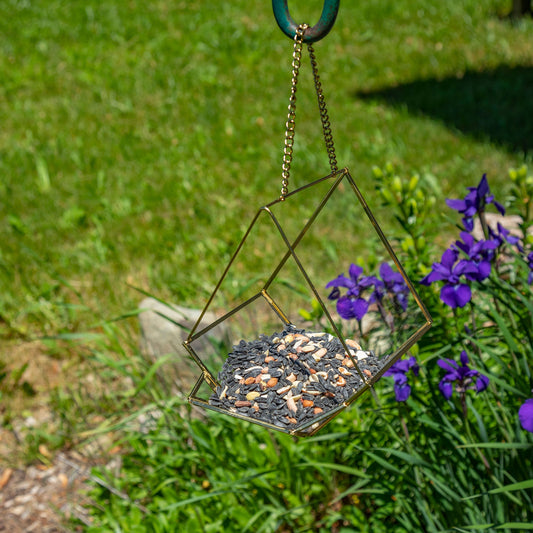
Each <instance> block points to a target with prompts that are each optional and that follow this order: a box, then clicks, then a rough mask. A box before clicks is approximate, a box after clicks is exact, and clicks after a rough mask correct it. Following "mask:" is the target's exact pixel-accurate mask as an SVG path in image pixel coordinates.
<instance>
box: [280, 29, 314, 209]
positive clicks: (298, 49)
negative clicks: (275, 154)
mask: <svg viewBox="0 0 533 533" xmlns="http://www.w3.org/2000/svg"><path fill="white" fill-rule="evenodd" d="M307 28H308V26H307V24H301V25H300V26H298V28H297V30H296V35H295V36H294V51H293V53H292V81H291V97H290V99H289V114H288V115H287V122H286V123H285V146H284V148H283V165H282V166H281V169H282V172H281V196H280V197H279V199H280V200H281V201H283V200H285V196H286V195H287V193H288V192H289V175H290V171H291V163H292V152H293V146H294V127H295V126H296V122H295V118H296V89H297V88H298V74H299V72H300V63H301V59H302V43H303V36H304V33H305V30H306V29H307Z"/></svg>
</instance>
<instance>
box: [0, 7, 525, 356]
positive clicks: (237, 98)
mask: <svg viewBox="0 0 533 533" xmlns="http://www.w3.org/2000/svg"><path fill="white" fill-rule="evenodd" d="M290 4H291V12H292V14H293V16H294V18H295V19H297V20H302V21H303V20H304V19H307V20H308V21H309V22H311V23H314V21H315V20H317V19H318V16H319V14H320V11H321V7H322V2H321V1H318V0H313V2H309V1H305V2H304V1H303V0H300V1H299V2H291V3H290ZM509 9H510V1H503V0H482V1H480V0H464V1H463V2H456V1H451V0H448V1H444V2H437V1H435V0H401V1H397V0H396V1H392V0H384V1H382V2H372V1H369V0H366V1H361V2H347V1H344V2H342V5H341V9H340V13H339V16H338V20H337V23H336V25H335V27H334V29H333V31H332V32H331V33H330V35H329V36H328V37H327V39H325V40H324V41H322V42H320V43H318V44H317V46H316V51H317V55H318V58H319V64H320V67H321V75H322V81H323V85H324V90H325V94H326V97H327V101H328V103H329V109H330V117H331V120H332V125H333V133H334V139H335V142H336V146H337V152H338V160H339V164H340V165H341V166H348V167H349V168H350V170H351V172H352V174H353V175H354V177H356V179H357V180H359V183H360V184H361V187H362V189H363V191H364V192H365V193H366V194H367V196H368V200H369V202H370V203H372V202H375V203H378V198H377V195H375V193H374V191H373V184H372V167H373V166H374V165H377V166H380V167H382V166H384V165H385V164H386V163H387V162H392V163H393V164H394V165H395V167H396V168H397V169H398V172H400V173H402V174H409V173H412V172H419V173H429V174H432V175H434V176H435V177H436V179H437V180H438V182H440V184H441V186H442V190H443V192H444V194H446V195H447V196H452V197H457V196H459V195H460V194H462V193H463V189H464V186H465V185H468V184H473V183H477V182H478V180H479V178H480V177H481V174H482V173H483V172H487V173H488V175H489V176H490V180H491V186H492V188H493V189H494V191H496V192H497V191H502V190H503V189H504V188H505V187H506V185H505V179H506V176H507V170H508V168H509V167H515V166H518V165H520V164H522V163H524V162H526V163H527V162H528V161H530V160H531V154H532V153H533V140H532V139H533V130H532V128H533V126H532V121H531V119H530V117H531V116H532V115H533V104H532V101H531V98H530V93H531V86H532V72H533V37H532V36H533V22H532V21H531V20H524V21H521V22H519V23H516V24H511V23H510V22H509V21H508V20H507V19H505V18H504V17H503V15H504V14H505V12H506V10H509ZM0 35H1V36H2V38H1V39H0V47H1V53H0V80H1V83H0V117H2V120H1V128H0V175H1V180H0V242H1V248H0V294H1V296H0V336H1V337H0V339H1V340H2V345H3V346H4V347H5V348H4V349H2V348H0V354H1V353H2V352H4V354H3V355H2V357H3V358H6V360H7V358H8V356H9V353H10V349H11V347H12V346H13V343H19V342H22V341H23V340H27V339H28V338H32V337H33V336H35V335H41V334H54V333H57V332H65V331H67V332H68V331H72V332H76V331H83V330H86V329H87V328H88V327H89V326H90V325H91V323H92V320H93V319H94V312H95V311H96V312H97V313H103V315H104V316H106V317H111V316H114V315H115V314H119V313H121V312H123V311H125V310H129V309H132V308H134V306H135V305H136V302H137V301H138V300H139V298H140V297H139V295H138V294H137V293H136V292H135V291H133V290H132V289H130V288H129V287H128V286H127V284H126V283H127V282H129V283H131V284H133V285H136V286H140V287H143V288H144V289H146V290H148V291H150V292H152V293H155V294H157V295H159V296H161V297H163V298H168V299H171V300H173V301H176V302H179V303H181V304H185V305H189V306H193V307H202V306H203V304H204V302H205V300H206V298H207V296H208V295H209V293H210V291H211V289H212V287H213V286H214V284H215V283H216V281H217V279H218V277H219V276H220V274H221V272H222V268H223V266H224V264H225V262H226V261H227V260H228V259H229V257H230V254H231V253H232V251H233V249H234V247H235V244H236V242H237V241H238V239H239V238H240V236H241V234H242V232H243V230H244V228H245V227H246V226H247V224H248V222H249V220H250V219H251V216H252V215H253V213H255V211H256V210H257V207H258V206H260V205H262V204H263V203H265V202H267V201H270V200H272V199H274V198H275V197H276V196H277V194H278V191H279V187H280V183H279V182H280V166H281V155H282V143H283V134H284V122H285V115H286V108H287V103H288V96H289V81H290V55H291V52H292V44H291V42H290V40H289V39H287V38H286V37H285V36H284V35H283V34H282V33H281V32H280V30H279V29H278V27H277V25H276V23H275V21H274V18H273V15H272V9H271V3H270V2H269V1H264V2H254V3H250V2H245V1H244V0H235V1H233V2H218V1H214V0H203V1H202V2H178V1H175V2H170V1H167V0H159V1H154V2H148V3H147V2H141V1H138V0H131V1H128V2H126V1H120V0H109V1H107V2H100V1H95V0H87V1H85V2H68V1H59V0H40V1H32V2H27V1H23V0H5V1H4V2H2V3H1V4H0ZM303 65H304V66H303V68H302V74H301V80H300V86H299V87H300V89H299V93H298V117H297V133H296V146H295V158H294V164H293V171H292V184H293V186H297V185H302V184H304V183H306V182H308V181H310V180H311V179H313V178H316V177H320V176H322V175H325V174H326V173H327V172H328V160H327V157H326V155H325V152H324V151H323V149H322V144H321V138H320V137H321V128H320V123H319V119H318V113H317V110H316V102H315V97H314V93H313V87H312V78H311V74H310V68H309V64H308V61H307V58H305V61H304V64H303ZM470 117H471V119H470ZM332 231H333V232H335V231H336V230H335V228H332ZM80 304H83V305H87V306H89V307H90V308H91V311H90V312H87V313H86V312H85V311H83V309H81V308H80V307H77V306H79V305H80Z"/></svg>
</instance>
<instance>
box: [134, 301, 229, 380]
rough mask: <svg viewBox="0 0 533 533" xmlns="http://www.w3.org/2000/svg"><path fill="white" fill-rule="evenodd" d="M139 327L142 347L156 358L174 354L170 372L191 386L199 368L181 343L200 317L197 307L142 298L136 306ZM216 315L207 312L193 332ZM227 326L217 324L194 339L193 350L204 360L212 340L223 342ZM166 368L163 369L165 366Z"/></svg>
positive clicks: (203, 326) (205, 324) (210, 321)
mask: <svg viewBox="0 0 533 533" xmlns="http://www.w3.org/2000/svg"><path fill="white" fill-rule="evenodd" d="M139 309H141V310H142V312H141V313H139V324H140V328H141V350H142V352H143V353H144V354H146V355H147V356H148V357H150V358H151V359H153V360H154V361H155V360H157V359H158V358H159V357H162V356H164V355H169V354H170V355H172V354H174V355H176V357H175V358H174V359H173V365H172V366H173V370H174V371H173V372H171V373H172V374H175V376H173V377H176V378H178V380H179V382H180V383H181V384H183V385H187V386H189V385H190V386H192V384H193V383H194V381H195V377H196V378H197V377H198V376H199V375H200V369H199V367H198V366H197V365H196V363H194V362H193V361H192V360H191V357H190V354H189V352H188V351H187V350H186V349H185V348H184V346H183V342H184V341H185V340H186V339H187V337H188V336H189V333H190V331H191V329H192V328H193V327H194V325H195V324H196V321H197V320H198V318H199V317H200V314H201V312H202V311H201V310H200V309H190V308H187V307H181V306H179V305H174V304H169V305H165V304H163V303H161V302H159V301H157V300H155V299H154V298H145V299H144V300H143V301H142V302H141V303H140V305H139ZM216 318H217V317H216V315H215V314H214V313H212V312H207V313H206V314H205V315H204V317H203V319H202V322H201V323H200V325H199V327H198V328H197V330H196V331H201V330H202V329H203V328H205V327H207V326H208V325H209V324H211V323H213V322H214V321H215V320H216ZM226 337H227V333H226V328H225V327H224V325H222V324H219V325H218V326H216V327H214V328H213V329H212V330H210V331H209V332H208V333H207V334H206V335H205V336H202V337H201V338H199V339H198V340H196V341H195V342H194V345H193V346H194V349H195V351H196V353H197V354H198V355H199V357H200V358H201V359H202V360H203V358H202V354H203V352H204V351H206V350H208V349H209V348H212V343H213V342H214V343H220V342H225V340H226ZM165 371H166V369H165Z"/></svg>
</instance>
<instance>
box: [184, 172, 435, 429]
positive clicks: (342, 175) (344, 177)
mask: <svg viewBox="0 0 533 533" xmlns="http://www.w3.org/2000/svg"><path fill="white" fill-rule="evenodd" d="M326 180H331V181H332V182H333V183H332V185H331V187H330V189H329V191H328V192H327V194H326V195H325V196H324V198H323V199H322V200H321V201H320V203H319V204H318V206H317V207H316V209H315V210H314V212H313V214H312V215H311V216H310V217H309V219H308V220H307V222H306V223H305V225H304V227H303V228H302V230H301V231H300V233H299V234H298V236H297V237H296V238H295V239H294V241H293V242H292V243H291V242H290V240H289V239H288V237H287V235H286V233H285V232H284V230H283V228H282V226H281V224H280V221H279V220H278V218H277V217H276V215H275V214H274V213H273V212H272V209H271V208H272V207H274V206H276V205H277V204H279V203H280V202H282V201H283V200H281V199H279V198H278V199H277V200H275V201H273V202H271V203H269V204H267V205H265V206H263V207H261V208H260V209H259V210H258V212H257V214H256V215H255V217H254V219H253V220H252V223H251V224H250V226H249V228H248V230H247V231H246V233H245V234H244V237H243V238H242V240H241V242H240V244H239V245H238V247H237V249H236V251H235V252H234V254H233V256H232V258H231V260H230V262H229V263H228V265H227V267H226V269H225V270H224V273H223V274H222V277H221V278H220V280H219V282H218V284H217V286H216V287H215V289H214V291H213V293H212V295H211V297H210V298H209V301H208V302H207V304H206V306H205V307H204V309H203V311H202V313H201V314H200V316H199V318H198V320H197V322H196V324H195V325H194V327H193V328H192V330H191V332H190V334H189V336H188V338H187V340H186V341H185V342H184V343H183V345H184V347H185V348H186V349H187V351H188V352H189V354H190V355H191V357H192V358H193V360H194V361H195V362H196V363H197V364H198V366H199V368H200V369H201V371H202V374H201V376H200V377H199V379H198V381H197V382H196V384H195V385H194V387H193V389H192V391H191V393H190V394H189V402H190V403H192V404H194V405H197V406H199V407H202V408H205V409H211V410H213V411H216V412H221V413H224V414H228V415H230V416H233V417H235V418H239V419H242V420H247V421H248V422H252V423H254V424H259V425H261V426H264V427H266V428H269V429H273V430H276V431H281V432H284V433H289V434H291V435H298V436H308V435H313V434H314V433H316V432H317V431H319V430H320V429H321V428H322V427H324V426H325V425H326V424H327V423H328V422H329V421H330V420H332V419H333V418H334V417H335V416H337V415H338V414H339V413H340V412H341V411H343V410H344V409H345V408H346V407H348V406H349V405H350V404H351V403H353V402H354V401H355V400H356V399H357V398H358V397H359V396H360V395H361V394H363V393H364V392H366V391H367V390H368V389H369V388H370V387H372V386H373V384H374V383H375V382H376V381H377V380H378V379H379V378H380V377H381V376H382V375H383V373H384V372H385V371H386V370H387V369H388V368H390V366H391V365H392V364H393V363H394V362H395V361H397V360H398V359H399V358H400V357H401V356H402V355H403V354H404V353H405V352H406V351H407V350H409V348H411V346H413V344H415V343H416V342H417V341H418V340H419V339H420V338H421V337H422V335H424V333H426V331H427V330H428V329H429V328H430V327H431V323H432V319H431V316H430V315H429V313H428V311H427V309H426V307H425V306H424V304H423V302H422V301H421V300H420V297H419V296H418V294H417V292H416V290H415V288H414V286H413V284H412V282H411V280H410V279H409V278H408V276H407V274H406V272H405V270H404V269H403V267H402V265H401V263H400V261H399V260H398V258H397V257H396V254H395V253H394V250H393V249H392V247H391V245H390V244H389V241H388V240H387V238H386V237H385V235H384V233H383V231H382V230H381V228H380V226H379V224H378V223H377V221H376V219H375V217H374V215H373V214H372V212H371V210H370V208H369V207H368V204H367V203H366V201H365V199H364V198H363V195H362V194H361V191H360V190H359V188H358V187H357V185H356V184H355V182H354V180H353V179H352V177H351V176H350V173H349V171H348V169H347V168H344V169H342V170H339V171H337V172H333V173H332V174H330V175H328V176H325V177H323V178H320V179H318V180H315V181H313V182H311V183H309V184H307V185H304V186H303V187H300V188H299V189H296V190H294V191H292V192H290V193H288V194H287V195H286V197H285V198H289V197H291V196H293V195H296V194H298V193H299V192H301V191H303V190H305V189H308V188H309V187H313V186H315V185H317V184H319V183H322V182H324V181H326ZM343 181H346V182H348V183H349V185H350V187H351V189H352V190H353V192H354V193H355V195H356V196H357V199H358V200H359V203H360V204H361V206H362V208H363V210H364V211H365V213H366V215H367V216H368V219H369V220H370V222H371V224H372V226H373V228H374V230H375V231H376V233H377V234H378V236H379V238H380V240H381V242H382V244H383V245H384V247H385V249H386V250H387V252H388V254H389V255H390V257H391V259H392V260H393V262H394V264H395V265H396V268H397V269H398V271H399V272H400V274H401V275H402V277H403V279H404V281H405V283H406V284H407V286H408V288H409V290H410V292H411V294H412V296H413V298H414V300H415V302H416V304H417V305H418V307H419V309H420V311H421V312H422V315H423V317H424V319H425V320H426V322H425V323H424V324H423V325H422V326H421V327H419V328H418V329H417V330H416V331H415V332H414V333H413V334H412V335H411V336H410V337H409V338H408V339H407V340H406V341H404V342H403V343H402V345H401V346H400V347H399V348H397V349H396V351H395V352H394V353H393V354H391V355H389V356H388V360H387V363H386V364H385V365H384V366H383V367H382V368H381V369H380V371H379V372H377V373H376V374H374V375H373V376H372V377H371V378H370V379H369V378H367V377H366V376H365V375H364V374H363V373H362V372H361V371H360V369H359V367H358V365H357V361H356V360H354V358H353V357H352V356H351V355H350V350H349V348H348V346H347V345H346V339H345V338H344V336H343V335H342V333H341V332H340V331H339V329H338V327H337V325H336V324H335V322H334V320H333V318H332V316H331V315H330V313H329V311H328V309H327V307H326V305H325V304H324V301H323V299H322V297H321V296H320V294H319V292H318V291H317V289H316V287H315V285H314V284H313V282H312V280H311V279H310V278H309V276H308V274H307V272H306V271H305V268H304V267H303V265H302V263H301V261H300V259H299V257H298V254H297V252H296V248H297V247H298V245H299V243H300V242H301V240H302V238H303V237H304V236H305V234H306V233H307V231H308V229H309V228H310V226H311V225H312V224H313V222H314V221H315V219H316V218H317V216H318V215H319V213H320V212H321V211H322V209H323V208H324V206H325V205H326V203H327V201H328V200H329V199H330V197H331V195H332V194H333V192H334V191H335V190H336V189H337V187H338V186H339V185H340V183H341V182H343ZM263 212H265V213H267V214H268V215H269V216H270V218H271V220H272V222H273V223H274V225H275V226H276V229H277V230H278V232H279V234H280V235H281V237H282V239H283V241H284V243H285V246H286V248H287V251H286V253H285V255H284V256H283V258H282V259H281V261H280V263H279V264H278V265H277V267H276V268H275V269H274V271H273V272H272V274H271V275H270V277H269V278H268V279H267V280H266V282H265V283H264V285H263V287H262V289H261V290H260V291H259V292H257V293H256V294H254V295H253V296H252V297H250V298H248V299H247V300H246V301H245V302H242V303H240V304H239V305H238V306H237V307H235V308H234V309H232V310H230V311H229V312H228V313H226V314H224V315H223V316H221V317H220V318H218V319H217V320H215V321H214V322H212V323H211V324H209V325H208V326H207V327H204V328H203V329H202V330H200V331H198V328H199V326H200V324H201V323H202V320H203V318H204V316H205V313H206V312H207V310H208V308H209V307H210V305H211V303H212V302H213V300H214V298H215V296H216V294H217V293H218V291H219V289H220V287H221V285H222V283H223V281H224V279H225V278H226V275H227V274H228V272H229V270H230V268H231V267H232V265H233V262H234V261H235V259H236V257H237V256H238V254H239V252H240V251H241V249H242V247H243V245H244V243H245V242H246V239H247V237H248V236H249V235H250V232H251V230H252V228H253V227H254V224H255V223H256V221H257V220H258V218H259V216H260V215H261V214H262V213H263ZM289 258H292V259H293V260H294V262H295V263H296V265H297V267H298V269H299V271H300V273H301V274H302V276H303V278H304V279H305V281H306V282H307V284H308V285H309V288H310V289H311V291H312V293H313V296H314V297H315V298H316V300H317V301H318V302H319V304H320V307H321V308H322V310H323V312H324V315H325V316H326V318H327V320H328V322H329V325H330V326H331V327H332V330H333V331H334V332H335V336H336V337H337V338H338V339H339V340H340V341H341V343H342V345H343V347H344V348H345V351H346V353H347V354H348V355H349V357H350V358H351V359H352V361H353V363H354V367H355V369H356V370H357V372H358V373H359V376H360V377H361V379H362V380H363V383H364V385H363V386H362V387H360V388H359V389H358V390H357V391H356V392H355V393H354V394H353V395H352V396H351V397H350V398H349V399H348V400H347V401H346V402H344V403H343V404H341V405H340V406H339V407H337V408H335V409H334V410H331V411H328V412H326V413H324V414H322V415H319V416H317V417H315V418H314V419H313V420H311V421H309V422H306V423H305V424H303V425H300V426H297V427H296V428H294V429H292V430H289V429H284V428H282V427H278V426H275V425H273V424H269V423H267V422H263V421H261V420H256V419H253V418H250V417H247V416H244V415H241V414H239V413H237V412H230V411H227V410H225V409H221V408H218V407H216V406H213V405H210V404H209V402H208V401H206V400H204V399H202V398H200V397H198V396H197V394H198V391H199V390H200V388H201V386H202V384H203V383H204V382H205V383H207V385H208V386H209V387H210V389H211V390H213V391H214V390H215V389H216V387H217V385H218V381H217V379H216V377H215V376H214V375H213V374H212V373H211V372H210V370H209V369H208V368H207V367H206V365H205V364H204V363H203V362H202V360H201V358H200V357H199V356H198V354H197V353H196V352H195V350H194V349H193V347H192V346H191V343H192V342H193V341H195V340H196V339H199V338H200V337H201V336H203V335H205V334H206V333H208V332H209V331H210V330H211V329H212V328H214V327H215V326H217V325H219V324H221V323H222V322H224V321H225V320H227V319H228V318H229V317H231V316H232V315H234V314H235V313H237V312H239V311H240V310H241V309H243V308H244V307H246V306H247V305H249V304H250V303H252V302H254V301H255V300H257V299H258V298H264V299H265V300H266V302H267V303H268V304H269V306H270V307H271V308H272V309H273V310H274V312H275V313H276V314H277V316H278V317H279V318H280V320H281V322H282V323H283V324H284V325H289V324H290V320H289V318H288V317H287V316H286V314H285V313H284V312H283V309H282V308H281V306H280V305H279V304H278V303H277V302H276V301H275V300H274V299H273V298H272V296H271V295H270V294H269V292H268V289H269V287H270V285H271V284H272V282H273V281H274V280H275V278H276V276H277V275H278V273H279V272H280V270H281V269H282V268H283V266H284V265H285V263H286V262H287V260H288V259H289Z"/></svg>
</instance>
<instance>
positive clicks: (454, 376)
mask: <svg viewBox="0 0 533 533" xmlns="http://www.w3.org/2000/svg"><path fill="white" fill-rule="evenodd" d="M460 359H461V366H459V365H458V364H457V363H456V362H455V361H453V360H451V359H439V360H438V361H437V364H438V365H439V366H440V367H441V368H442V369H443V370H445V371H446V374H445V376H444V377H443V378H442V379H441V380H440V383H439V389H440V391H441V392H442V394H443V396H444V397H445V398H446V399H447V400H449V399H450V398H451V397H452V394H453V383H455V390H456V391H457V392H458V393H459V396H460V397H461V399H462V400H464V397H465V393H466V391H467V390H469V389H475V390H476V391H477V392H478V393H479V392H481V391H484V390H485V389H486V388H487V387H488V385H489V378H488V377H487V376H484V375H483V374H480V373H479V372H478V371H477V370H473V369H471V368H470V367H469V366H468V363H469V361H468V355H467V354H466V352H465V351H464V350H463V351H462V352H461V357H460Z"/></svg>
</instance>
